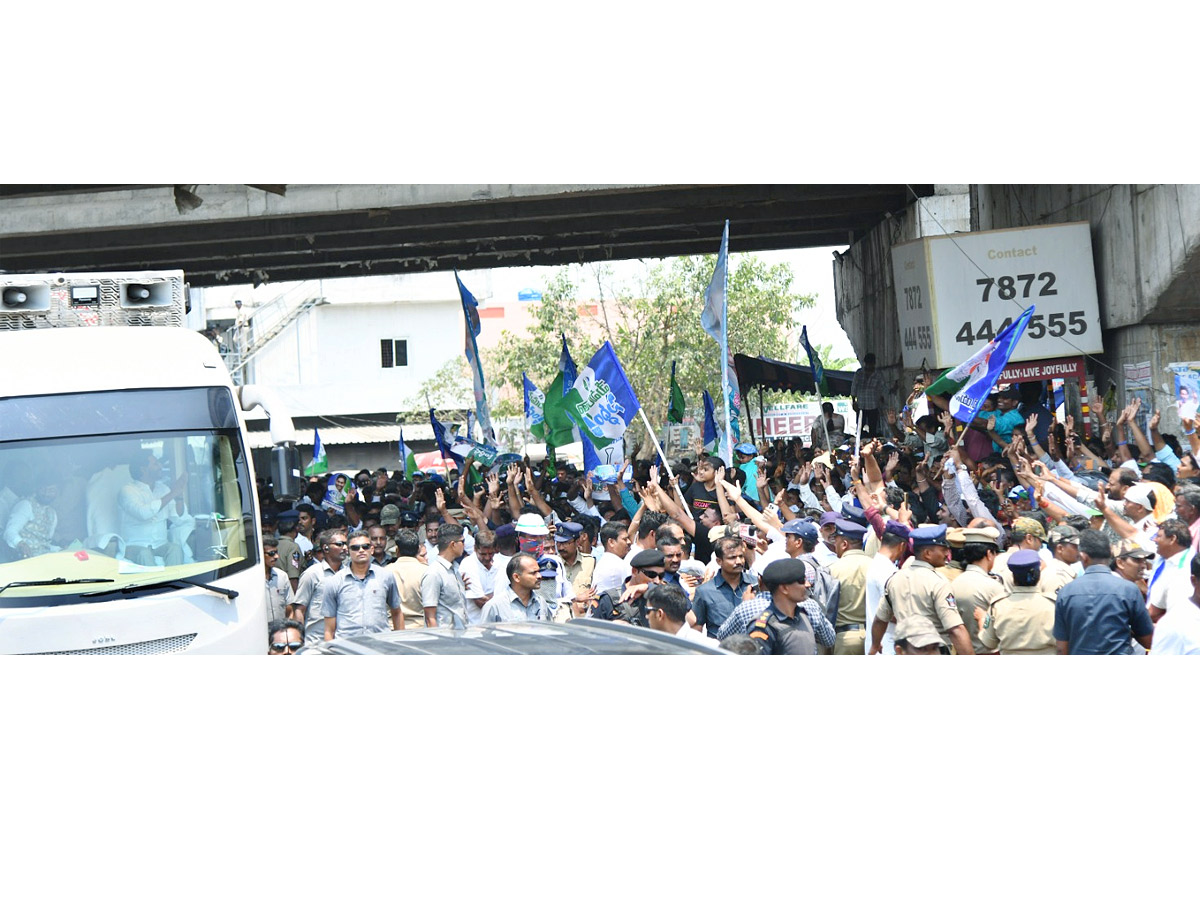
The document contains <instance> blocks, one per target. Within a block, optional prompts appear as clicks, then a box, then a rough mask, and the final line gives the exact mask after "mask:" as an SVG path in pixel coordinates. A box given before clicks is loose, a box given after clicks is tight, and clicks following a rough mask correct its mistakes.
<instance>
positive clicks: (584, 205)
mask: <svg viewBox="0 0 1200 900" xmlns="http://www.w3.org/2000/svg"><path fill="white" fill-rule="evenodd" d="M933 192H934V186H933V185H911V186H909V185H804V184H792V185H665V184H659V185H655V184H640V185H639V184H610V185H534V184H509V185H478V184H477V185H468V184H463V185H441V184H343V185H338V184H326V185H305V184H289V185H233V184H202V185H128V184H126V185H0V269H3V270H5V271H8V272H59V271H61V272H84V271H129V270H134V271H137V270H146V269H165V268H180V269H183V270H184V272H185V273H186V274H187V277H188V281H189V283H190V284H192V285H193V286H195V287H211V286H215V285H222V284H241V283H247V282H251V283H261V282H265V281H274V282H282V281H301V280H305V279H316V278H336V277H349V276H357V275H384V274H396V273H405V272H423V271H430V270H439V269H440V270H444V269H452V268H453V269H461V270H469V269H483V268H500V267H505V266H523V265H562V264H565V263H571V262H590V261H598V260H605V259H633V258H656V257H668V256H680V255H686V254H696V253H714V252H716V250H717V247H718V245H719V242H720V235H721V228H722V225H723V223H724V221H725V220H726V219H730V220H731V225H730V239H729V246H730V251H731V252H749V251H761V250H777V249H787V248H802V247H825V246H840V245H846V244H853V243H855V242H856V241H858V240H859V239H861V238H862V237H863V236H864V235H866V234H867V233H868V232H869V231H870V230H871V229H872V228H874V227H875V226H876V225H877V224H878V223H879V221H880V220H881V219H882V218H883V217H884V216H885V214H886V215H891V214H899V213H901V212H902V211H903V210H904V209H905V208H906V207H907V206H908V205H909V204H911V203H912V201H913V195H914V194H916V195H917V196H920V197H926V196H930V195H932V194H933Z"/></svg>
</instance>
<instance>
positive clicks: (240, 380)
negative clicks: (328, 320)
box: [222, 282, 327, 384]
mask: <svg viewBox="0 0 1200 900" xmlns="http://www.w3.org/2000/svg"><path fill="white" fill-rule="evenodd" d="M307 288H308V283H307V282H304V283H302V284H299V285H296V286H295V287H294V288H292V289H291V290H289V291H286V292H284V293H283V294H280V295H279V296H278V297H276V298H275V299H273V300H271V301H270V302H269V303H265V304H263V305H262V306H259V307H256V308H255V309H254V312H253V316H252V317H251V318H250V320H249V321H248V322H247V323H246V325H245V326H243V327H242V328H238V327H236V326H235V327H234V328H233V329H231V330H230V333H229V340H228V341H227V342H226V344H225V348H224V351H223V353H222V356H223V357H224V359H225V365H226V367H227V368H228V369H229V374H230V376H232V378H233V382H234V384H244V383H245V372H246V366H247V364H249V362H250V361H251V360H252V359H254V357H256V356H257V355H258V354H259V353H261V352H262V351H263V350H264V349H266V347H267V345H268V344H270V343H271V341H273V340H275V338H277V337H279V335H280V334H282V333H283V332H284V330H285V329H286V328H287V327H288V326H289V325H291V324H292V323H293V322H295V321H296V320H297V319H299V318H300V317H301V316H302V315H304V314H305V313H306V312H308V311H309V310H310V309H312V308H314V307H316V306H322V305H324V304H325V303H326V302H327V301H326V300H325V298H324V297H321V296H311V295H310V296H307V297H304V299H303V300H301V301H299V302H296V300H295V297H296V296H304V294H305V293H306V292H307Z"/></svg>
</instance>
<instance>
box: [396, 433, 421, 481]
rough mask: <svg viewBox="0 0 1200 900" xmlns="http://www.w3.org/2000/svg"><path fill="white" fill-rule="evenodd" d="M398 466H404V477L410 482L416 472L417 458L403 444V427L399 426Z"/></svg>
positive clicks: (406, 445)
mask: <svg viewBox="0 0 1200 900" xmlns="http://www.w3.org/2000/svg"><path fill="white" fill-rule="evenodd" d="M399 453H400V465H402V466H404V477H405V478H407V479H409V480H410V481H411V480H412V477H413V475H415V474H416V472H417V457H416V454H414V453H413V452H412V451H411V450H409V449H408V444H406V443H404V426H403V425H401V426H400V447H399Z"/></svg>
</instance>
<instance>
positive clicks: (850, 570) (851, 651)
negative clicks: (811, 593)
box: [829, 519, 871, 656]
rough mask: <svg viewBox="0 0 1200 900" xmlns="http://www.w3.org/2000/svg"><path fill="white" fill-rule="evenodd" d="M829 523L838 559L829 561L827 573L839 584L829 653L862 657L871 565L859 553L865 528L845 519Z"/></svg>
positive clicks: (861, 550)
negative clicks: (832, 638)
mask: <svg viewBox="0 0 1200 900" xmlns="http://www.w3.org/2000/svg"><path fill="white" fill-rule="evenodd" d="M833 526H834V537H833V550H834V552H835V553H836V554H837V555H838V558H837V559H836V560H835V561H834V562H832V563H830V564H829V574H830V575H832V576H833V577H834V578H836V579H837V581H838V584H839V585H840V586H841V587H840V589H839V600H838V611H837V621H836V622H834V623H833V630H834V633H835V634H836V635H837V637H836V638H835V639H834V643H833V653H834V655H835V656H862V655H863V653H864V649H863V648H864V645H865V644H866V642H867V569H869V568H871V557H869V556H867V554H866V553H864V552H863V539H864V538H865V537H866V534H867V529H866V528H864V527H863V526H862V525H859V524H858V523H857V522H851V521H849V520H847V519H838V520H837V521H836V522H834V523H833Z"/></svg>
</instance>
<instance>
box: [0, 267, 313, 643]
mask: <svg viewBox="0 0 1200 900" xmlns="http://www.w3.org/2000/svg"><path fill="white" fill-rule="evenodd" d="M0 288H2V289H3V297H2V299H0V358H2V359H3V361H4V366H3V372H4V381H3V384H2V385H0V529H2V531H3V534H2V536H0V653H6V654H158V653H265V652H266V645H267V633H266V631H267V619H266V609H267V607H266V597H265V581H264V573H263V564H262V548H261V540H260V533H259V524H258V523H259V509H258V498H257V494H256V490H255V476H254V467H253V463H252V460H251V459H250V456H249V453H248V451H247V444H246V440H245V436H246V427H245V421H244V418H243V415H242V411H241V409H240V406H239V398H238V395H237V393H236V392H235V389H234V386H233V383H232V381H231V380H230V377H229V373H228V370H227V369H226V366H225V364H224V362H223V361H222V359H221V357H220V354H219V353H218V352H217V349H216V348H215V347H214V346H213V345H212V344H211V343H210V342H209V341H208V340H207V339H205V338H204V337H203V336H201V335H200V334H197V333H196V332H194V331H190V330H188V329H186V328H183V327H180V326H182V321H183V315H184V303H185V300H184V297H185V291H186V288H185V286H184V283H183V273H182V272H169V273H162V272H159V273H106V274H94V275H20V276H14V275H4V276H0ZM288 424H289V425H290V420H289V423H288ZM151 455H152V456H153V459H151V458H150V457H151ZM135 468H137V469H139V470H140V471H134V469H135ZM148 473H149V474H148ZM138 475H141V476H142V480H141V481H138V480H137V479H136V476H138ZM149 482H153V483H149ZM172 491H174V492H175V497H174V498H172V499H169V500H168V502H167V503H166V504H165V506H163V504H162V503H161V501H160V500H158V499H157V498H161V497H163V496H164V495H166V494H168V493H171V492H172ZM139 492H141V493H140V494H139ZM139 499H140V500H141V501H142V502H141V504H140V506H139V503H138V501H139ZM156 504H157V505H158V506H160V507H162V508H161V509H160V510H159V511H158V512H157V513H154V514H153V515H152V517H151V519H150V520H149V521H143V520H142V519H141V518H139V516H141V515H148V514H149V513H146V512H145V510H146V509H147V508H148V507H151V508H152V507H153V506H155V505H156ZM139 510H142V512H140V513H139Z"/></svg>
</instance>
